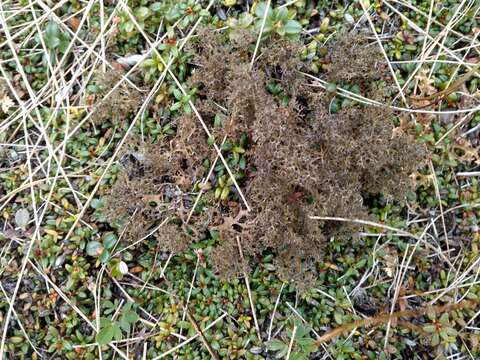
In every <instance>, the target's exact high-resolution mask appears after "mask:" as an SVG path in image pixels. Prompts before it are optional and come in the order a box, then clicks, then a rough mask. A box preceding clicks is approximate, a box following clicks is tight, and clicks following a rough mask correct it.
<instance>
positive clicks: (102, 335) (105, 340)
mask: <svg viewBox="0 0 480 360" xmlns="http://www.w3.org/2000/svg"><path fill="white" fill-rule="evenodd" d="M114 331H115V330H114V328H113V326H112V325H109V326H105V327H103V328H101V329H100V331H99V332H98V334H97V336H96V337H95V340H96V341H97V343H98V344H99V345H100V346H103V345H107V344H109V343H110V342H111V341H112V340H113V337H114V335H115V333H114Z"/></svg>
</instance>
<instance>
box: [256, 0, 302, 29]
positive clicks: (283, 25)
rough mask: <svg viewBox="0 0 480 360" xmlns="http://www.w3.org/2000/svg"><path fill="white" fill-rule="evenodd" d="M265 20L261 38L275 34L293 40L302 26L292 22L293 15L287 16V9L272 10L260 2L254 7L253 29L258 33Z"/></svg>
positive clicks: (280, 7)
mask: <svg viewBox="0 0 480 360" xmlns="http://www.w3.org/2000/svg"><path fill="white" fill-rule="evenodd" d="M265 13H266V19H265V24H264V27H263V33H262V36H263V37H267V36H268V35H270V34H272V33H276V34H277V35H280V36H281V37H287V38H295V37H298V35H299V34H300V33H301V31H302V25H301V24H300V23H299V22H298V21H296V20H293V16H292V15H294V14H289V11H288V9H287V8H286V7H285V6H283V7H282V6H279V7H276V8H274V9H272V7H271V6H268V7H267V3H265V2H260V3H258V4H257V5H256V7H255V16H256V17H257V20H256V21H255V29H256V30H257V31H260V29H261V28H262V24H263V19H264V17H265Z"/></svg>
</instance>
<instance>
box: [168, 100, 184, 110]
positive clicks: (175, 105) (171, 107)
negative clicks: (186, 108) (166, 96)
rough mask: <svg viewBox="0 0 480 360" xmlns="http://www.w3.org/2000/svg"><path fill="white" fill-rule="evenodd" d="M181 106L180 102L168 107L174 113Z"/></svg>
mask: <svg viewBox="0 0 480 360" xmlns="http://www.w3.org/2000/svg"><path fill="white" fill-rule="evenodd" d="M182 105H183V104H182V103H181V102H180V101H179V102H176V103H174V104H173V105H172V106H170V111H176V110H178V109H180V108H181V107H182Z"/></svg>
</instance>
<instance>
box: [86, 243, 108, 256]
mask: <svg viewBox="0 0 480 360" xmlns="http://www.w3.org/2000/svg"><path fill="white" fill-rule="evenodd" d="M103 249H104V247H103V245H102V244H101V243H99V242H98V241H90V242H89V243H88V244H87V254H88V255H90V256H94V257H98V256H100V255H101V254H102V252H103Z"/></svg>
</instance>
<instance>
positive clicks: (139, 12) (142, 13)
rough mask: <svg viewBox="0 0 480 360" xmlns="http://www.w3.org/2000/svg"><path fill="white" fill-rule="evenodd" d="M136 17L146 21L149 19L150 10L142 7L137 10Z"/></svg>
mask: <svg viewBox="0 0 480 360" xmlns="http://www.w3.org/2000/svg"><path fill="white" fill-rule="evenodd" d="M134 15H135V17H136V18H139V19H140V20H144V19H146V18H147V16H148V15H150V10H149V9H148V8H147V7H145V6H140V7H138V8H136V9H135V11H134Z"/></svg>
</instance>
